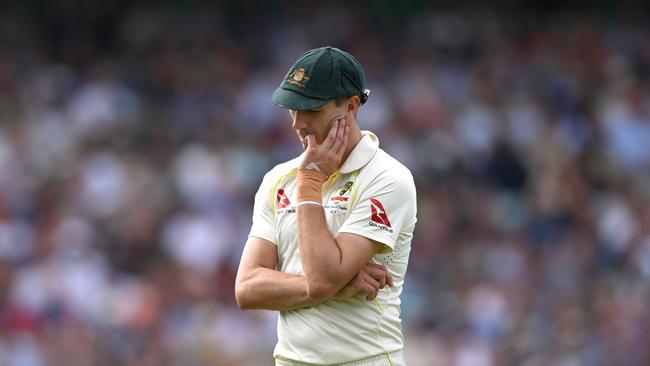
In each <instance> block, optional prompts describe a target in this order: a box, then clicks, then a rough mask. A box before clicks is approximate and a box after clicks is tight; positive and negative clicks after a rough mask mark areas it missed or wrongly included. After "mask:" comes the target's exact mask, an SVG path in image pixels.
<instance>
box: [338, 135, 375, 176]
mask: <svg viewBox="0 0 650 366" xmlns="http://www.w3.org/2000/svg"><path fill="white" fill-rule="evenodd" d="M361 133H362V134H363V137H362V138H361V140H359V143H358V144H357V146H355V147H354V149H352V152H350V155H348V158H347V159H346V160H345V162H344V163H343V166H341V169H339V172H341V173H342V174H349V173H352V172H353V171H355V170H359V169H361V168H362V167H363V166H364V165H366V164H367V163H368V162H369V161H370V159H372V157H373V156H375V153H376V152H377V149H378V148H379V138H377V135H375V134H374V133H372V132H370V131H361Z"/></svg>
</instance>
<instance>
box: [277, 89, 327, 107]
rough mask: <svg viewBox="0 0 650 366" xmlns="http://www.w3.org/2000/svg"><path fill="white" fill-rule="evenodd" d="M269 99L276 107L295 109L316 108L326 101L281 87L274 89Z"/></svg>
mask: <svg viewBox="0 0 650 366" xmlns="http://www.w3.org/2000/svg"><path fill="white" fill-rule="evenodd" d="M271 101H273V104H275V105H277V106H278V107H282V108H287V109H294V110H297V111H305V110H309V109H314V108H318V107H320V106H322V105H323V104H325V103H327V100H323V99H320V98H311V97H308V96H305V95H302V94H300V93H297V92H295V91H293V90H290V89H284V88H283V87H279V88H277V89H275V91H274V92H273V96H272V97H271Z"/></svg>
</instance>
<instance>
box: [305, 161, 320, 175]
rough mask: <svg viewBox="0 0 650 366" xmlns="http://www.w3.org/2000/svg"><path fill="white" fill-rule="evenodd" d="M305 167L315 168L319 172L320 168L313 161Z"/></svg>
mask: <svg viewBox="0 0 650 366" xmlns="http://www.w3.org/2000/svg"><path fill="white" fill-rule="evenodd" d="M305 169H311V170H316V171H319V172H320V168H319V167H318V164H316V163H314V162H313V161H312V162H311V163H309V164H307V166H306V167H305Z"/></svg>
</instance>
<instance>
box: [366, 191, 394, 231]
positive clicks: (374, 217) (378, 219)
mask: <svg viewBox="0 0 650 366" xmlns="http://www.w3.org/2000/svg"><path fill="white" fill-rule="evenodd" d="M370 220H371V221H370V222H369V223H368V225H370V226H372V227H376V228H378V229H381V230H384V231H387V232H389V233H392V232H393V229H391V226H390V221H389V220H388V215H387V214H386V210H385V209H384V205H382V204H381V202H379V200H378V199H376V198H371V199H370Z"/></svg>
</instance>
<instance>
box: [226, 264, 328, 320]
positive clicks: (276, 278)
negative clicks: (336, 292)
mask: <svg viewBox="0 0 650 366" xmlns="http://www.w3.org/2000/svg"><path fill="white" fill-rule="evenodd" d="M236 297H237V303H238V304H239V307H240V308H242V309H264V310H293V309H299V308H304V307H307V306H311V305H315V304H317V303H319V302H321V301H323V299H315V298H313V297H310V296H309V292H308V290H307V280H306V279H305V277H304V276H298V275H292V274H289V273H284V272H280V271H276V270H273V269H269V268H264V267H259V268H256V269H253V270H251V271H250V273H248V275H247V277H246V278H243V279H241V280H239V279H238V281H237V284H236Z"/></svg>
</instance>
